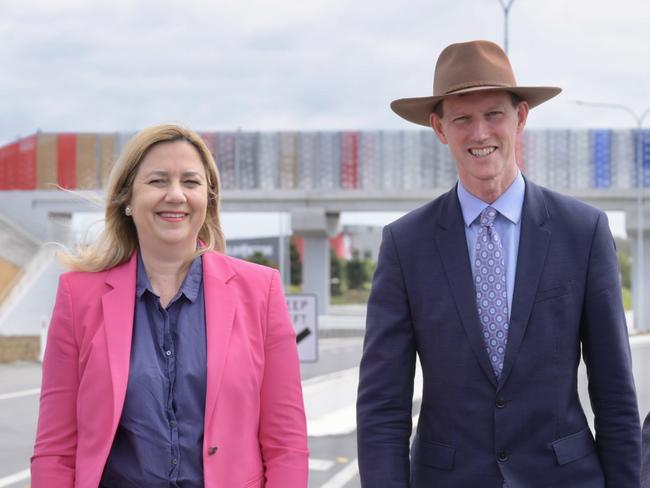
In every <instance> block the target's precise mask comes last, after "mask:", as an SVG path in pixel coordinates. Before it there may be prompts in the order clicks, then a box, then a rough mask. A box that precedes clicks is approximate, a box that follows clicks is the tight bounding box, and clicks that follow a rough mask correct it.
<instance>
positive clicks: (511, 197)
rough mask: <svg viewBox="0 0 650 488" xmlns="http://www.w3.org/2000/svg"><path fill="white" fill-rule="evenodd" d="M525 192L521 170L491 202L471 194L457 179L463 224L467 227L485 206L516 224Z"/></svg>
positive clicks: (519, 216) (519, 217)
mask: <svg viewBox="0 0 650 488" xmlns="http://www.w3.org/2000/svg"><path fill="white" fill-rule="evenodd" d="M525 193H526V183H525V182H524V177H523V176H521V172H520V171H517V176H516V177H515V180H514V181H513V182H512V184H511V185H510V186H509V187H508V189H507V190H506V191H504V192H503V193H502V194H501V196H499V198H497V199H496V200H495V201H494V202H493V203H492V204H489V203H486V202H484V201H483V200H481V199H480V198H478V197H476V196H474V195H473V194H471V193H470V192H469V191H468V190H467V189H466V188H465V187H464V186H463V184H462V183H461V182H460V180H459V181H458V190H457V194H458V201H459V202H460V209H461V211H462V213H463V220H464V221H465V225H466V226H467V227H469V226H470V225H472V223H473V222H474V221H475V220H476V218H477V217H478V216H479V214H480V213H481V212H482V211H483V209H484V208H485V207H488V206H491V207H492V208H494V209H495V210H496V211H497V212H499V213H500V214H501V215H503V216H504V217H505V218H507V219H508V220H509V221H510V222H512V223H513V224H518V223H519V220H520V219H521V209H522V207H523V205H524V194H525Z"/></svg>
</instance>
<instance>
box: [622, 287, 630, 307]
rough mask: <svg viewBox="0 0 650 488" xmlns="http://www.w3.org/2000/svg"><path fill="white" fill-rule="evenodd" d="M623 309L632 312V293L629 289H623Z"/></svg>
mask: <svg viewBox="0 0 650 488" xmlns="http://www.w3.org/2000/svg"><path fill="white" fill-rule="evenodd" d="M622 291H623V308H624V309H625V310H632V292H631V291H630V289H629V288H625V287H623V290H622Z"/></svg>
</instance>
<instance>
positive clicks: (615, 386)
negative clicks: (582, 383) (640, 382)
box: [581, 213, 641, 488]
mask: <svg viewBox="0 0 650 488" xmlns="http://www.w3.org/2000/svg"><path fill="white" fill-rule="evenodd" d="M581 330H582V352H583V358H584V361H585V364H586V366H587V374H588V377H589V397H590V400H591V406H592V410H593V412H594V417H595V429H596V446H597V449H598V454H599V457H600V462H601V464H602V468H603V471H604V473H605V479H606V483H607V487H608V488H636V487H638V486H639V471H640V469H639V466H640V456H641V448H640V441H641V428H640V423H639V412H638V405H637V399H636V392H635V388H634V379H633V377H632V359H631V353H630V345H629V340H628V335H627V327H626V325H625V314H624V311H623V304H622V300H621V285H620V281H619V268H618V261H617V259H616V250H615V246H614V240H613V238H612V235H611V233H610V230H609V225H608V223H607V217H606V216H605V214H604V213H601V214H600V217H599V218H598V221H597V223H596V228H595V231H594V236H593V241H592V246H591V250H590V256H589V269H588V271H587V283H586V287H585V297H584V310H583V320H582V324H581Z"/></svg>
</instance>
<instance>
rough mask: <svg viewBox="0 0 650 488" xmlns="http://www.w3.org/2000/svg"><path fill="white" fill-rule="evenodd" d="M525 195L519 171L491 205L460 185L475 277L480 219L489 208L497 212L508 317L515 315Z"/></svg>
mask: <svg viewBox="0 0 650 488" xmlns="http://www.w3.org/2000/svg"><path fill="white" fill-rule="evenodd" d="M525 192H526V183H525V182H524V177H523V176H521V173H520V172H517V177H516V178H515V181H513V182H512V184H511V185H510V186H509V187H508V189H507V190H506V191H505V192H503V194H502V195H501V196H500V197H499V198H497V199H496V201H495V202H494V203H492V204H489V203H486V202H484V201H483V200H481V199H480V198H478V197H476V196H474V195H472V194H471V193H470V192H469V191H467V189H465V187H464V186H463V184H462V183H461V182H460V181H459V182H458V201H459V202H460V209H461V211H462V213H463V220H464V221H465V237H466V238H467V250H468V251H469V262H470V263H471V266H472V277H474V273H475V269H474V268H475V266H474V247H475V246H476V238H477V236H478V231H479V228H480V227H481V225H480V223H479V219H478V216H479V215H480V213H481V212H482V211H483V209H484V208H485V207H488V206H491V207H492V208H494V209H495V210H496V211H497V212H498V214H497V217H496V220H495V223H494V226H495V228H496V231H497V233H498V234H499V237H500V238H501V244H502V246H503V255H504V258H505V259H504V261H505V264H506V286H507V289H508V316H510V315H511V312H512V295H513V293H514V289H515V274H516V272H517V255H518V253H519V236H520V235H521V211H522V208H523V205H524V194H525Z"/></svg>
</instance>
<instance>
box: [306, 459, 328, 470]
mask: <svg viewBox="0 0 650 488" xmlns="http://www.w3.org/2000/svg"><path fill="white" fill-rule="evenodd" d="M332 466H334V461H332V460H330V459H314V458H309V470H310V471H327V470H328V469H330V468H331V467H332Z"/></svg>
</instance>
